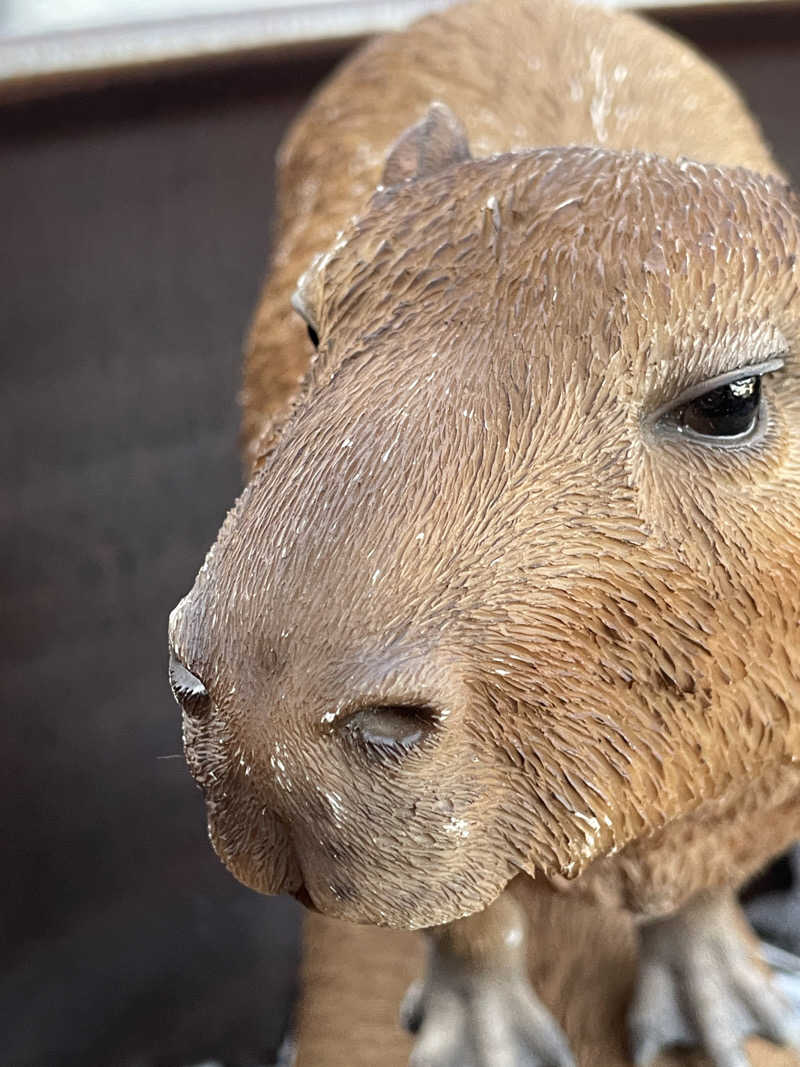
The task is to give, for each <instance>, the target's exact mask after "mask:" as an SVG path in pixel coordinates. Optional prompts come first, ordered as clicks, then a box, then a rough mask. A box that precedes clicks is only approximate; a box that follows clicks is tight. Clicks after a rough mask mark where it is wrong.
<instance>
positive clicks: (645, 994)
mask: <svg viewBox="0 0 800 1067" xmlns="http://www.w3.org/2000/svg"><path fill="white" fill-rule="evenodd" d="M741 921H742V920H741V914H740V911H739V908H738V905H737V904H736V902H735V900H734V899H733V897H732V896H731V895H730V894H727V893H725V894H707V895H704V897H703V898H701V899H699V900H697V901H695V902H693V903H692V904H690V905H689V906H688V907H687V908H685V909H683V911H681V912H679V913H677V914H676V915H674V916H672V917H670V918H668V919H663V920H659V921H658V922H655V923H652V924H650V925H649V926H648V927H645V928H644V929H643V931H642V937H641V946H640V964H639V977H638V985H637V990H636V994H635V996H634V999H633V1004H632V1007H631V1011H630V1014H629V1019H628V1022H629V1031H630V1042H631V1055H632V1057H633V1061H634V1063H635V1064H636V1067H649V1064H651V1063H652V1061H653V1060H654V1059H655V1058H656V1056H657V1055H658V1054H659V1052H661V1051H662V1050H663V1049H667V1048H671V1047H673V1046H687V1047H696V1048H700V1049H702V1050H703V1051H704V1052H705V1053H706V1054H707V1056H708V1057H709V1059H710V1060H711V1062H712V1063H713V1064H714V1065H715V1067H749V1063H750V1061H749V1058H748V1056H747V1054H746V1053H745V1052H744V1049H743V1045H744V1042H745V1040H746V1039H747V1038H748V1037H749V1036H750V1035H751V1034H759V1035H760V1036H762V1037H766V1038H768V1039H769V1040H771V1041H774V1042H775V1043H776V1044H779V1045H789V1046H791V1047H798V1037H799V1036H800V1031H799V1030H798V1022H797V1019H796V1018H795V1017H794V1015H793V1013H792V1011H791V1009H790V1008H789V1006H788V1005H787V1004H786V1002H785V1001H784V1000H783V998H782V997H781V995H780V994H779V993H778V991H777V990H776V988H775V986H774V985H773V983H772V980H771V977H770V975H769V974H768V973H767V972H766V971H765V970H763V969H762V967H761V966H760V965H759V963H758V962H757V960H756V959H755V958H754V956H753V952H752V946H751V945H750V943H749V942H748V940H747V938H746V937H745V935H744V934H743V932H742V927H741Z"/></svg>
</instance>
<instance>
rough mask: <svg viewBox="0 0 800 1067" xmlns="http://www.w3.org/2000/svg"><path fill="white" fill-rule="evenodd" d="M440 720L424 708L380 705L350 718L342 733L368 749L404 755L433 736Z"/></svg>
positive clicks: (414, 705) (348, 717) (364, 708)
mask: <svg viewBox="0 0 800 1067" xmlns="http://www.w3.org/2000/svg"><path fill="white" fill-rule="evenodd" d="M436 719H437V716H436V713H435V712H434V710H433V709H432V708H430V707H427V706H423V705H417V704H408V705H406V704H397V705H378V706H375V707H372V706H370V707H363V708H359V710H358V711H356V712H354V713H353V714H352V715H348V716H347V718H346V719H345V721H344V722H343V723H342V725H341V730H342V731H343V732H344V733H346V734H349V735H350V736H352V737H354V738H355V739H356V740H358V741H361V742H362V743H363V744H364V745H366V746H367V747H368V748H371V749H374V750H378V751H382V752H387V753H389V752H394V753H395V754H403V753H405V752H407V751H408V750H409V749H411V748H413V747H415V746H416V745H418V744H420V742H422V741H424V740H425V739H426V738H427V737H428V736H429V735H430V734H431V732H432V730H433V728H434V725H435V722H436Z"/></svg>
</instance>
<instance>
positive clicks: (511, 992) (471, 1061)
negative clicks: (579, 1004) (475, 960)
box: [401, 968, 575, 1067]
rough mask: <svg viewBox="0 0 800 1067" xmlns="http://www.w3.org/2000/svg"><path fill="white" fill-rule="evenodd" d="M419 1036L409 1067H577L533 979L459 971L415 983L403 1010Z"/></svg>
mask: <svg viewBox="0 0 800 1067" xmlns="http://www.w3.org/2000/svg"><path fill="white" fill-rule="evenodd" d="M401 1020H402V1022H403V1024H404V1025H405V1027H406V1029H408V1030H410V1031H411V1033H415V1034H417V1035H418V1036H417V1043H416V1045H415V1046H414V1051H413V1052H412V1054H411V1059H410V1061H409V1067H575V1061H574V1059H573V1058H572V1054H571V1053H570V1051H569V1047H568V1045H567V1040H566V1038H565V1036H564V1034H563V1032H562V1030H561V1028H560V1027H559V1025H558V1024H557V1023H556V1022H555V1020H554V1019H553V1018H552V1016H551V1015H550V1013H549V1012H548V1010H547V1008H545V1006H544V1005H543V1004H542V1003H541V1002H540V1001H539V999H538V998H537V996H536V994H535V993H534V992H533V990H532V989H531V987H530V986H529V985H528V982H527V979H525V978H522V977H520V976H518V975H514V974H511V975H509V974H505V975H501V976H499V975H497V974H491V973H490V974H474V973H467V972H466V970H465V971H463V972H461V973H458V971H457V970H456V969H455V968H452V969H450V968H448V969H447V971H445V972H439V973H435V974H433V975H430V976H429V977H428V979H427V980H426V981H425V982H424V983H423V982H415V983H414V984H413V985H412V986H411V988H410V989H409V991H408V993H407V994H406V997H405V1000H404V1002H403V1006H402V1008H401Z"/></svg>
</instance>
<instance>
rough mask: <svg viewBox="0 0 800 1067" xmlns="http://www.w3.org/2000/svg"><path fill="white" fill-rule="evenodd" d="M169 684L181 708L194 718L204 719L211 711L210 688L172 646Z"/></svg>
mask: <svg viewBox="0 0 800 1067" xmlns="http://www.w3.org/2000/svg"><path fill="white" fill-rule="evenodd" d="M169 684H170V685H171V686H172V692H173V694H174V696H175V699H176V700H177V701H178V704H179V705H180V707H181V709H182V710H183V711H185V712H186V714H187V715H190V716H191V717H192V718H193V719H203V718H205V716H206V715H208V713H209V711H211V697H210V695H209V692H208V690H207V689H206V687H205V686H204V685H203V683H202V682H201V681H200V679H199V678H198V677H197V675H196V674H192V672H191V671H190V670H189V669H188V668H187V667H184V665H183V664H182V663H181V661H180V660H179V659H178V657H177V655H176V654H175V650H174V649H172V648H171V649H170V652H169Z"/></svg>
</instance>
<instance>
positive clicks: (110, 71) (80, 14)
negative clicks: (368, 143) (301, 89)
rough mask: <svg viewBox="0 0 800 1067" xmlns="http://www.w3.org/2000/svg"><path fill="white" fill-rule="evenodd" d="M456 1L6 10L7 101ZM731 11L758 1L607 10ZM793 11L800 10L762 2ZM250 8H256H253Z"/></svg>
mask: <svg viewBox="0 0 800 1067" xmlns="http://www.w3.org/2000/svg"><path fill="white" fill-rule="evenodd" d="M451 2H452V0H304V2H303V3H294V4H293V3H287V2H286V0H262V2H261V3H260V4H258V5H257V6H248V0H58V2H54V0H0V101H2V100H3V99H4V98H5V99H9V98H13V97H15V96H17V97H18V96H30V95H37V94H38V93H41V92H46V91H49V90H50V89H51V88H53V87H55V88H60V87H61V86H63V85H64V84H70V83H72V84H76V83H77V84H83V83H86V82H92V81H94V82H97V81H98V80H102V78H103V77H104V76H113V77H116V76H117V75H119V74H120V73H123V72H125V71H126V70H127V71H136V70H141V69H142V68H147V67H154V66H161V67H163V66H166V65H170V64H176V63H186V62H195V63H203V62H207V61H209V60H213V59H218V58H220V57H226V56H230V57H234V56H236V55H242V54H246V53H251V54H252V53H269V52H273V53H274V52H279V51H281V50H283V49H286V48H289V47H297V46H303V45H313V44H318V43H320V42H335V41H344V40H351V39H355V38H359V37H364V36H367V35H369V34H374V33H382V32H386V31H387V30H392V29H397V28H399V27H401V26H405V25H406V24H408V23H409V22H411V21H412V20H413V19H415V18H418V17H419V16H420V15H423V14H425V13H427V12H429V11H435V10H437V9H441V8H444V7H448V6H449V4H450V3H451ZM605 2H606V5H607V6H612V7H613V6H620V7H628V6H630V7H639V8H662V9H664V8H670V7H713V6H718V7H721V6H726V7H730V6H731V4H732V3H737V2H738V3H742V2H744V3H748V4H750V6H752V5H753V3H754V2H758V0H605ZM762 2H766V3H769V4H770V6H772V7H774V6H775V5H776V4H781V3H782V4H784V5H787V6H788V5H792V4H797V3H798V0H762ZM250 3H251V4H252V0H250Z"/></svg>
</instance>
